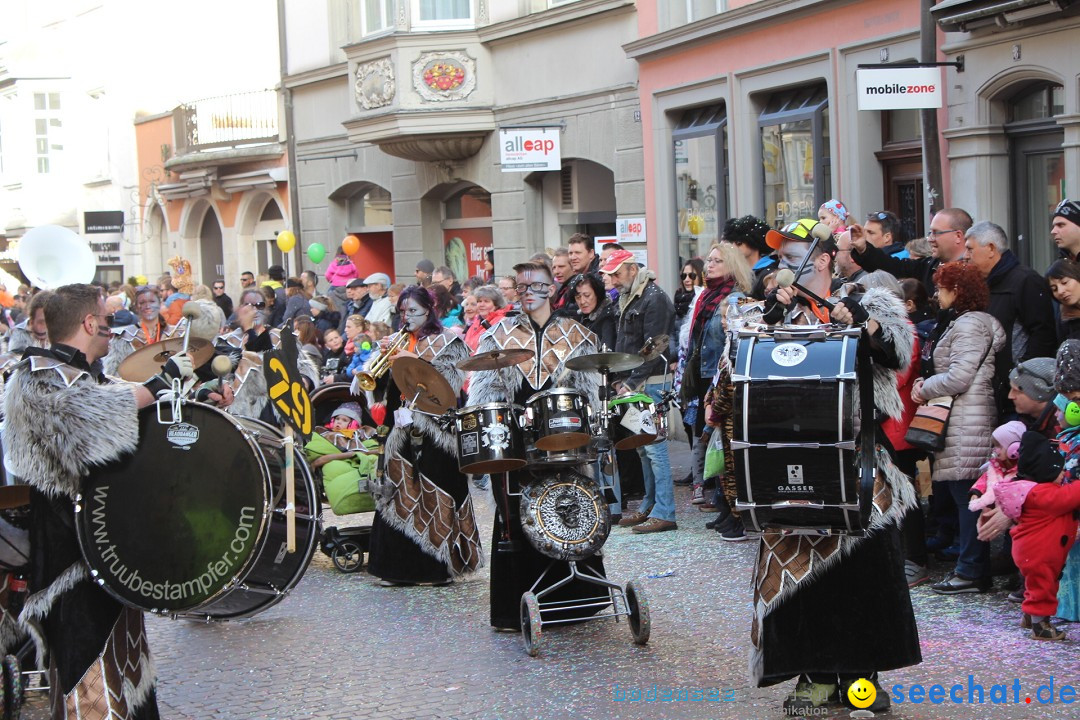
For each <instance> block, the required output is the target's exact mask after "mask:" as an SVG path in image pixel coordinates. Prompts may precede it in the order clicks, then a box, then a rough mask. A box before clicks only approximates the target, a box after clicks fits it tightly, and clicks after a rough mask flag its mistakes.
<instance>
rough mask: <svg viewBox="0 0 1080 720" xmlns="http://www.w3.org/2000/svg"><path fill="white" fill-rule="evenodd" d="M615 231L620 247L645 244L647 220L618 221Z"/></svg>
mask: <svg viewBox="0 0 1080 720" xmlns="http://www.w3.org/2000/svg"><path fill="white" fill-rule="evenodd" d="M615 229H616V232H617V233H618V236H619V244H620V245H625V244H627V243H644V242H645V239H646V238H645V218H643V217H636V218H621V219H619V220H618V221H616V225H615Z"/></svg>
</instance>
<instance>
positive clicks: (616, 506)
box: [593, 453, 622, 515]
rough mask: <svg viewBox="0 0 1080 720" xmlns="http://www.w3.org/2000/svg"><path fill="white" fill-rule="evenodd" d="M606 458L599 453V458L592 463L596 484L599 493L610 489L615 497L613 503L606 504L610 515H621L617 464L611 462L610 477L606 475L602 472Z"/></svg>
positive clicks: (620, 492) (620, 489)
mask: <svg viewBox="0 0 1080 720" xmlns="http://www.w3.org/2000/svg"><path fill="white" fill-rule="evenodd" d="M607 457H608V456H607V453H600V457H599V458H597V460H596V462H595V463H593V468H594V469H595V472H596V484H597V485H598V486H599V487H600V491H601V492H603V491H604V489H605V488H611V491H612V492H613V493H614V495H615V501H614V502H610V503H608V510H610V511H611V514H612V515H622V488H621V487H620V486H619V469H618V463H616V462H612V464H611V470H612V475H608V474H607V473H606V472H604V463H606V462H607ZM605 494H606V493H605ZM608 499H609V500H610V499H611V498H610V497H608Z"/></svg>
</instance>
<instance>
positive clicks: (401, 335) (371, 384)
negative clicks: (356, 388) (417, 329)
mask: <svg viewBox="0 0 1080 720" xmlns="http://www.w3.org/2000/svg"><path fill="white" fill-rule="evenodd" d="M408 344H409V331H408V330H404V329H403V330H398V331H397V332H396V333H394V334H393V335H391V336H390V343H389V344H388V345H387V346H386V350H384V351H382V352H381V353H379V357H377V358H375V360H374V362H372V363H371V365H369V366H368V367H367V369H366V370H363V371H361V372H360V373H359V374H358V375H357V376H356V379H357V382H358V383H359V384H360V389H361V390H364V391H365V392H370V391H372V390H374V389H375V381H376V380H378V379H379V378H381V377H382V376H383V375H385V374H386V371H387V370H389V369H390V363H391V361H393V359H394V356H395V355H397V354H398V353H399V352H401V351H402V350H403V349H405V347H407V346H408Z"/></svg>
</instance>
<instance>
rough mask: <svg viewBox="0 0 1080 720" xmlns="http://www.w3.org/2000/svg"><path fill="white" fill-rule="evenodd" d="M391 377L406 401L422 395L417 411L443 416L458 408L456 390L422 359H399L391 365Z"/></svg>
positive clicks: (416, 405) (418, 398)
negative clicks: (448, 411)
mask: <svg viewBox="0 0 1080 720" xmlns="http://www.w3.org/2000/svg"><path fill="white" fill-rule="evenodd" d="M390 375H391V376H392V377H393V378H394V383H395V384H396V385H397V386H398V389H399V390H401V394H402V395H404V396H405V398H406V400H412V397H413V396H414V395H416V394H417V393H418V392H419V393H420V394H419V395H418V396H417V398H416V404H415V408H416V409H417V410H420V411H423V412H426V413H431V414H432V415H442V414H443V413H444V412H446V411H447V410H451V409H453V408H455V407H457V397H456V396H455V395H454V389H453V388H452V387H450V383H448V382H446V378H444V377H443V376H442V375H440V374H439V371H438V370H436V369H435V368H434V367H433V366H432V365H431V363H429V362H425V361H424V360H421V359H420V358H411V357H399V358H397V359H395V360H394V361H393V363H392V364H391V365H390Z"/></svg>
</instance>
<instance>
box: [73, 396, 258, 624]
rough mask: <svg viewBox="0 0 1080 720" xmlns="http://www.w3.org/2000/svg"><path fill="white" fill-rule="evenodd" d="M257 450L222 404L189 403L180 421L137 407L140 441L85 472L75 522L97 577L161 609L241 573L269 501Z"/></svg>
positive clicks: (182, 605) (203, 595) (206, 594)
mask: <svg viewBox="0 0 1080 720" xmlns="http://www.w3.org/2000/svg"><path fill="white" fill-rule="evenodd" d="M261 457H262V456H261V454H259V453H257V452H256V451H255V448H254V447H253V445H252V441H250V440H248V439H247V438H245V437H244V435H242V431H241V428H240V426H239V425H238V424H237V423H236V422H235V421H234V420H232V418H230V417H229V416H228V415H226V414H225V413H223V412H221V411H219V410H216V409H214V408H210V407H208V406H205V405H198V404H193V403H188V404H185V405H184V406H183V422H182V423H176V424H173V425H162V424H160V423H159V422H158V420H157V408H156V406H154V405H151V406H150V407H148V408H145V409H143V410H142V411H141V412H140V413H139V448H138V450H137V451H136V452H135V453H134V454H133V455H129V456H126V457H124V458H122V459H120V460H116V461H114V462H112V463H109V464H107V465H104V466H100V467H97V468H95V469H94V470H92V471H91V472H90V474H89V475H88V476H87V477H86V479H85V480H84V482H83V487H82V497H81V501H80V502H79V503H78V504H77V505H76V529H77V531H78V535H79V543H80V545H81V546H82V552H83V556H84V557H85V558H86V561H87V563H88V564H89V565H90V569H91V572H92V574H93V577H94V579H95V580H96V581H97V582H98V583H99V584H101V585H102V586H103V587H104V588H105V589H106V590H107V591H108V592H109V593H110V594H112V595H113V596H114V597H116V598H117V599H118V600H120V601H121V602H124V603H126V604H128V605H132V606H134V607H138V608H142V609H145V610H150V611H159V612H182V611H186V610H191V609H193V608H196V607H197V606H199V605H201V604H203V603H205V602H206V601H207V600H209V599H210V598H212V597H213V596H215V595H216V594H218V593H219V592H220V591H221V590H222V589H223V588H225V587H226V586H228V585H229V584H230V582H231V581H232V578H233V577H235V576H238V575H241V574H242V571H243V570H244V568H245V566H246V565H247V563H248V562H249V560H250V558H251V556H252V552H253V550H255V549H256V548H255V546H256V544H257V542H258V539H259V538H260V533H261V530H262V525H263V522H264V517H265V507H266V504H267V498H266V494H267V487H268V484H267V480H266V470H265V468H264V467H263V464H262V461H261Z"/></svg>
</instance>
